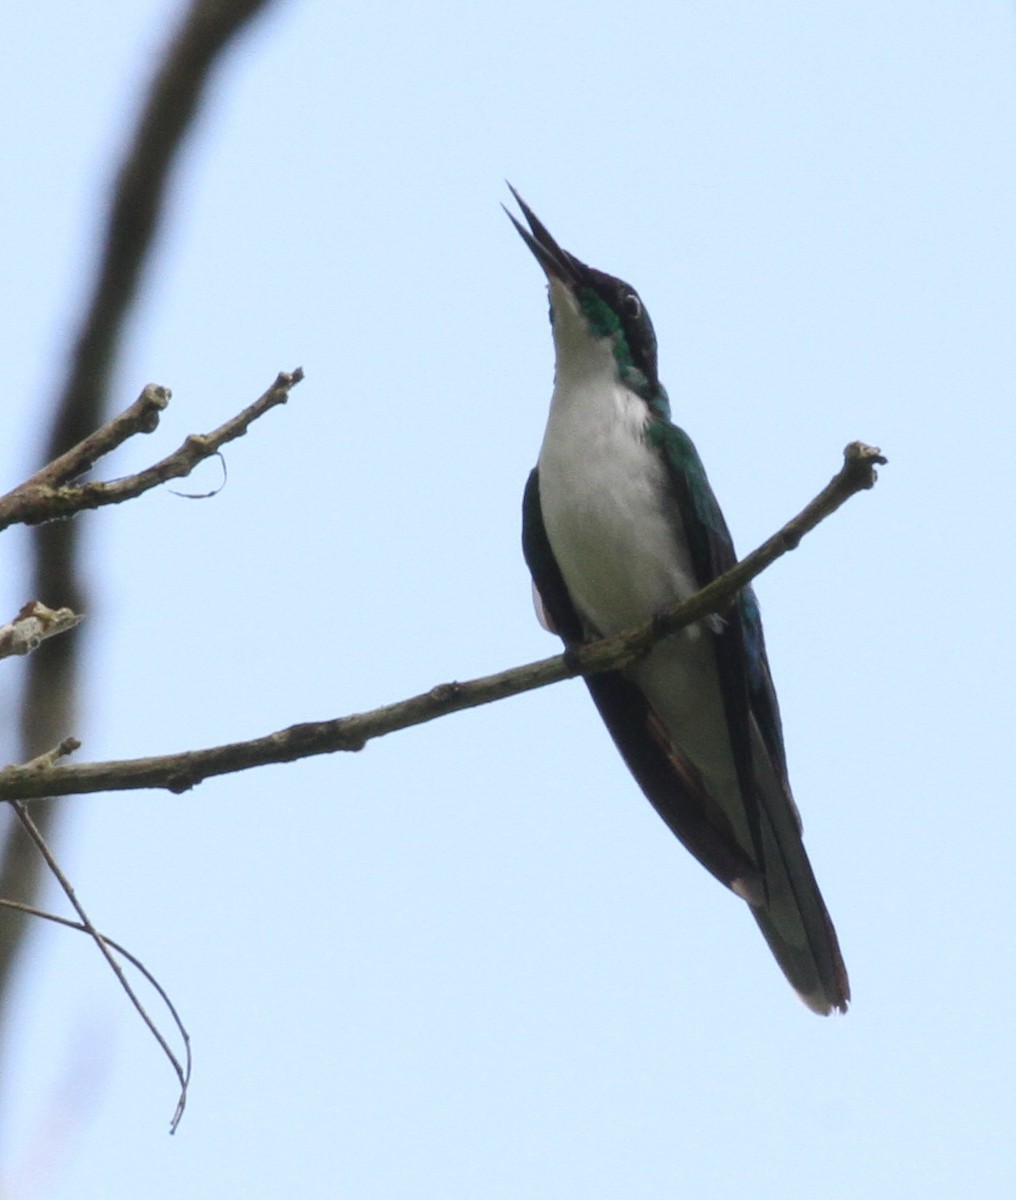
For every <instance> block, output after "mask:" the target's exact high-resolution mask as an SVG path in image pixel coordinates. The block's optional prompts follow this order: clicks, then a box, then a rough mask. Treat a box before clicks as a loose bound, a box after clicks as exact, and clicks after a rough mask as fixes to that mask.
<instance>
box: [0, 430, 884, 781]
mask: <svg viewBox="0 0 1016 1200" xmlns="http://www.w3.org/2000/svg"><path fill="white" fill-rule="evenodd" d="M843 459H844V461H843V466H842V468H841V469H840V471H839V472H838V474H836V475H835V476H834V477H833V478H832V480H831V481H830V482H829V483H828V484H827V485H826V487H825V488H823V489H822V491H821V492H820V493H819V494H818V495H817V496H816V497H815V499H814V500H812V501H811V503H810V504H808V505H807V506H806V507H805V508H804V509H803V510H802V511H801V512H800V513H799V514H798V515H797V516H796V517H794V519H793V520H792V521H789V522H788V523H787V524H786V525H784V526H783V528H782V529H781V530H780V531H779V532H778V533H776V534H774V535H773V536H772V537H771V538H769V539H768V541H766V542H764V543H763V544H762V545H761V546H759V548H758V549H757V550H755V551H753V552H752V553H751V554H749V555H748V556H747V558H744V559H742V560H741V561H740V562H739V563H737V564H736V565H735V566H733V567H732V568H731V569H730V570H729V571H727V572H725V573H724V574H723V575H721V576H719V578H717V579H714V580H713V582H712V583H710V584H709V585H708V586H706V587H704V588H703V589H702V590H701V591H700V592H697V593H696V594H695V595H694V596H692V597H691V598H690V599H688V600H686V601H685V602H684V603H683V604H679V605H677V606H676V607H675V608H673V609H671V610H670V611H669V612H667V613H663V614H661V615H659V616H657V617H655V618H654V619H653V620H652V621H649V622H647V623H646V624H644V625H639V626H636V627H635V628H633V629H629V630H624V631H622V632H621V633H618V634H615V635H614V636H612V637H609V638H604V639H603V640H602V641H599V642H594V643H592V644H590V645H586V646H577V647H573V648H572V649H570V650H568V651H567V652H566V653H565V654H561V655H557V656H555V657H553V658H545V659H542V660H540V661H539V662H534V663H529V664H527V665H526V666H522V667H514V668H512V669H510V670H507V671H501V672H499V673H498V674H496V675H488V676H485V677H484V678H481V679H473V680H471V681H469V682H467V683H444V684H439V685H438V686H437V687H434V688H431V690H430V691H429V692H424V693H423V694H421V695H418V696H412V697H410V698H409V699H408V700H400V701H397V702H396V703H394V704H386V705H384V706H383V707H381V708H376V709H374V710H372V711H371V712H365V713H356V714H354V715H352V716H348V717H339V718H337V719H335V720H331V721H313V722H307V723H306V724H302V725H293V726H290V728H288V729H282V730H279V731H278V732H276V733H271V734H268V735H267V736H265V737H260V738H255V739H253V740H251V741H247V742H234V743H232V744H231V745H226V746H215V747H212V748H211V749H207V750H192V751H187V752H184V753H182V754H166V755H160V756H157V757H153V758H139V759H129V760H126V761H120V762H100V763H85V764H83V765H81V766H77V767H75V766H57V765H54V764H55V761H56V759H55V758H54V759H53V760H52V761H46V760H43V761H41V762H35V763H27V764H25V765H23V766H11V767H5V768H4V769H3V770H0V799H13V798H15V797H16V798H18V799H24V800H27V799H30V798H34V797H38V796H48V795H56V794H60V795H66V794H69V793H72V792H104V791H126V790H130V789H133V788H166V789H167V790H169V791H171V792H183V791H186V790H187V789H189V788H191V787H193V786H194V785H195V784H196V783H200V782H201V781H202V780H203V779H207V778H209V777H210V776H213V775H224V774H229V773H231V772H234V771H244V770H249V769H250V768H251V767H261V766H266V765H267V764H269V763H283V762H292V761H293V760H295V759H298V758H307V757H310V756H311V755H316V754H331V753H333V752H334V751H337V750H361V749H362V748H363V747H364V746H365V745H366V744H367V742H368V741H370V740H371V739H373V738H378V737H383V736H384V735H385V734H388V733H394V732H396V731H397V730H400V729H408V728H410V727H411V726H413V725H422V724H424V723H425V722H427V721H433V720H435V719H436V718H438V717H443V716H447V715H448V714H449V713H453V712H460V711H461V710H463V709H467V708H476V707H478V706H479V705H482V704H490V703H492V702H494V701H496V700H503V699H506V698H507V697H508V696H517V695H520V694H521V693H523V692H527V691H532V690H533V689H534V688H540V687H546V686H547V685H548V684H551V683H558V682H560V681H561V680H563V679H571V678H573V677H574V676H576V675H592V674H596V673H597V672H600V671H613V670H617V669H619V668H621V667H624V666H627V665H629V664H630V663H632V662H634V661H635V660H636V659H638V658H641V657H642V656H643V655H645V654H647V653H648V652H649V650H650V649H651V648H652V646H653V645H654V644H655V643H656V642H658V641H659V640H660V639H661V638H663V637H666V636H667V635H668V634H671V633H675V632H676V631H677V630H679V629H683V628H684V627H685V626H687V625H691V624H692V623H693V622H695V621H700V620H702V619H703V617H706V616H708V615H709V614H710V613H723V612H724V611H725V610H726V608H727V607H728V606H729V605H730V604H731V603H732V602H733V600H734V598H735V596H736V595H737V593H738V592H739V591H740V590H741V589H742V588H743V587H744V586H745V585H746V584H748V583H749V582H750V581H751V580H752V579H754V578H755V576H756V575H758V574H759V573H760V572H762V571H764V570H765V569H766V567H768V566H770V565H771V564H772V563H774V562H775V561H776V559H778V558H780V557H781V556H782V555H784V554H786V553H787V551H788V550H793V549H794V548H795V547H796V546H797V545H798V543H799V542H800V541H801V538H802V537H804V536H805V534H807V533H809V532H810V531H811V530H812V529H814V528H815V527H816V526H817V525H818V524H819V523H820V522H821V521H823V520H824V519H825V518H826V517H828V516H830V515H831V514H832V513H833V512H835V511H836V509H838V508H839V507H840V506H841V505H842V504H843V503H845V502H846V501H847V500H848V499H849V498H850V497H851V496H853V495H855V494H856V493H857V492H860V491H864V490H866V489H867V488H870V487H872V486H873V485H874V483H875V479H876V477H877V476H876V472H875V466H876V464H879V463H884V462H885V461H886V460H885V459H884V458H883V457H882V455H881V453H880V452H879V451H878V450H877V449H876V448H874V447H872V446H865V445H863V444H862V443H860V442H853V443H851V445H849V446H847V448H846V450H845V451H844V455H843ZM59 749H60V748H58V752H57V754H56V757H63V754H62V753H59Z"/></svg>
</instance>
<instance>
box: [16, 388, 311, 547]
mask: <svg viewBox="0 0 1016 1200" xmlns="http://www.w3.org/2000/svg"><path fill="white" fill-rule="evenodd" d="M302 379H303V370H302V369H301V368H300V367H297V368H296V370H295V371H292V372H286V371H280V372H279V374H278V375H277V376H276V379H275V382H274V383H273V384H272V385H271V387H270V388H269V389H268V390H267V391H266V392H265V393H264V394H263V395H261V396H259V397H258V399H257V400H255V401H254V403H253V404H249V405H248V406H247V407H246V408H245V409H243V410H242V411H241V412H239V413H237V414H236V416H235V417H231V418H230V419H229V420H228V421H226V422H225V423H224V424H222V425H220V426H219V427H218V429H213V430H212V431H211V433H204V434H200V433H192V434H191V435H190V436H189V437H188V438H187V439H186V440H185V441H184V442H183V443H182V445H180V446H179V447H178V448H177V449H176V450H174V451H173V453H172V454H168V455H167V456H166V457H165V458H163V459H161V460H160V461H159V462H157V463H154V464H153V465H152V466H150V467H148V468H146V469H145V470H144V471H139V472H138V473H137V474H136V475H127V476H124V478H122V479H114V480H111V481H110V482H108V483H78V484H64V483H62V480H63V479H67V478H73V477H74V476H76V475H80V474H81V472H82V471H83V470H87V469H88V467H89V466H91V464H92V462H93V461H94V460H95V458H97V457H98V455H99V454H106V453H108V452H109V451H110V450H112V449H114V448H115V447H116V446H119V445H121V444H122V443H123V442H124V441H126V439H127V438H128V437H131V436H132V435H133V434H135V433H149V432H151V430H152V429H154V428H155V426H156V425H157V424H158V419H159V417H158V415H159V412H160V411H161V409H163V408H165V406H166V404H167V403H168V401H169V398H170V395H171V393H170V391H169V389H168V388H162V387H158V386H157V385H156V384H151V383H150V384H149V385H148V386H147V387H146V388H145V390H144V391H143V392H142V393H141V395H140V397H139V398H138V399H137V400H135V402H134V403H133V404H132V405H131V407H130V408H128V409H127V410H126V411H125V412H123V413H121V414H120V416H118V417H114V418H113V420H112V421H110V422H108V423H107V424H106V425H104V426H103V427H102V428H101V429H98V430H96V432H95V433H94V434H92V435H91V436H90V437H88V438H85V440H84V441H83V442H79V443H78V445H77V446H75V447H73V449H71V450H69V451H68V452H67V453H66V454H64V455H61V457H60V458H58V459H55V460H54V461H53V462H52V463H50V464H49V465H48V466H46V467H43V468H42V470H41V471H38V472H36V474H35V475H33V476H32V478H31V479H28V480H26V481H25V482H24V483H23V484H21V485H20V487H17V488H15V489H14V490H13V491H12V492H8V494H7V495H6V496H3V497H0V531H2V530H4V529H6V528H7V527H8V526H9V525H14V524H23V525H36V524H39V523H41V522H43V521H52V520H55V519H57V518H60V517H69V516H73V515H74V513H78V512H82V511H84V510H85V509H89V508H101V507H102V506H103V505H106V504H120V503H122V502H123V501H124V500H133V499H134V498H135V497H136V496H140V495H141V494H142V493H144V492H147V491H150V490H151V489H152V488H154V487H158V486H159V484H161V483H166V482H167V480H170V479H182V478H183V477H184V476H185V475H189V474H190V473H191V471H193V470H194V468H195V467H196V466H197V465H198V463H200V462H203V461H204V460H205V459H206V458H212V457H213V456H214V455H216V454H218V453H219V451H220V450H221V448H222V447H223V446H224V445H225V444H226V443H227V442H231V441H233V440H234V438H238V437H242V436H243V434H245V433H246V432H247V430H248V428H249V427H250V425H251V423H252V422H254V421H256V420H257V419H258V417H261V416H264V414H265V413H266V412H268V410H269V409H271V408H275V406H276V405H279V404H285V403H286V401H287V400H288V399H289V393H290V391H291V390H292V389H293V388H294V387H296V385H297V384H298V383H299V382H300V381H301V380H302Z"/></svg>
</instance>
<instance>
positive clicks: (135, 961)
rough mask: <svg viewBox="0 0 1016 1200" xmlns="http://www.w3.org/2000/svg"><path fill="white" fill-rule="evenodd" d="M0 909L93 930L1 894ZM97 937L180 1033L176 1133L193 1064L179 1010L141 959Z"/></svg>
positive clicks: (173, 1123) (173, 1127)
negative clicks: (145, 986)
mask: <svg viewBox="0 0 1016 1200" xmlns="http://www.w3.org/2000/svg"><path fill="white" fill-rule="evenodd" d="M0 908H10V909H13V910H14V911H15V912H19V913H22V914H24V915H25V916H28V917H41V918H42V920H44V921H52V922H53V923H54V924H56V925H64V926H66V928H67V929H76V930H78V931H79V932H80V933H87V934H88V935H89V936H92V934H93V932H94V931H93V930H92V929H91V928H90V927H89V926H88V925H85V924H83V923H82V922H81V921H72V920H71V918H70V917H61V916H59V915H58V914H57V913H51V912H46V911H45V910H44V909H41V908H34V907H33V906H32V905H31V904H22V903H21V901H20V900H7V899H5V898H4V897H3V896H0ZM99 936H100V937H101V938H102V940H103V941H104V942H105V943H106V945H107V946H108V947H109V948H110V950H115V951H116V953H117V954H119V955H120V956H121V957H123V958H125V959H127V961H128V962H129V963H130V964H131V966H132V967H134V968H135V970H137V971H139V972H140V973H141V975H143V976H144V978H145V979H147V980H148V983H149V984H150V985H151V987H152V989H153V990H154V991H155V992H156V993H157V994H158V996H159V999H160V1000H161V1001H162V1003H163V1004H165V1006H166V1008H167V1009H168V1011H169V1015H170V1016H171V1017H172V1018H173V1024H174V1025H175V1026H176V1028H177V1032H178V1033H179V1034H180V1039H181V1041H182V1042H183V1046H184V1066H183V1078H184V1085H183V1089H182V1090H181V1093H180V1099H179V1101H178V1102H177V1106H176V1111H175V1112H174V1114H173V1120H172V1121H171V1122H170V1129H169V1131H170V1133H175V1132H176V1127H177V1125H178V1124H179V1123H180V1118H181V1117H182V1116H183V1110H184V1108H185V1106H186V1095H187V1084H188V1083H189V1082H190V1076H191V1065H192V1063H191V1044H190V1034H189V1033H188V1032H187V1028H186V1026H185V1025H184V1023H183V1020H182V1018H181V1017H180V1014H179V1012H177V1008H176V1005H175V1004H174V1003H173V1001H172V1000H171V999H170V998H169V994H168V992H167V991H166V989H165V988H164V987H163V986H162V984H161V983H159V981H158V979H156V978H155V976H154V975H153V974H152V972H151V971H149V969H148V968H147V967H146V966H145V964H144V963H143V962H142V961H141V959H140V958H138V957H137V955H134V954H131V952H130V951H129V950H128V949H127V947H126V946H122V945H121V944H120V943H119V942H117V941H114V940H113V938H111V937H110V936H109V935H108V934H105V933H103V934H100V935H99ZM174 1066H178V1064H175V1063H174ZM178 1076H179V1070H178Z"/></svg>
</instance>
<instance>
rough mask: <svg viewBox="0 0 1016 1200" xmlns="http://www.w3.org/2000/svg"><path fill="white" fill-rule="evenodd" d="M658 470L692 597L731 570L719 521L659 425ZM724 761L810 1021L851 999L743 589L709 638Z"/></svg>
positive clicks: (776, 935) (781, 949)
mask: <svg viewBox="0 0 1016 1200" xmlns="http://www.w3.org/2000/svg"><path fill="white" fill-rule="evenodd" d="M648 437H649V440H650V442H651V443H652V444H655V445H656V446H658V448H659V450H660V453H661V455H662V458H663V461H664V463H665V465H666V468H667V474H668V477H669V480H670V485H671V490H672V494H673V497H674V499H675V501H676V505H677V509H678V511H679V512H680V514H681V519H682V521H683V524H684V535H685V538H686V541H687V545H688V548H689V551H690V554H691V559H692V565H693V568H694V571H695V574H696V577H697V581H698V584H699V586H700V587H704V586H705V585H706V584H707V583H709V582H710V581H711V580H713V579H715V578H716V577H717V576H718V575H721V574H722V573H723V572H724V571H726V570H728V569H729V568H730V567H732V566H733V565H734V563H735V562H736V561H737V556H736V554H735V552H734V546H733V541H732V540H731V537H730V532H729V530H728V529H727V524H726V522H725V520H724V519H723V514H722V513H721V511H720V507H719V505H718V504H717V502H716V498H715V496H714V495H713V491H712V488H711V487H710V485H709V481H708V479H707V478H706V474H705V469H704V468H703V466H702V463H701V460H700V459H699V457H698V453H697V451H696V450H695V447H694V445H693V444H692V442H691V439H690V438H689V437H688V436H687V434H685V433H684V431H683V430H682V429H680V428H678V427H677V426H676V425H674V424H672V423H671V422H670V421H669V420H667V419H665V418H663V417H660V418H659V419H657V420H656V421H654V422H653V423H652V424H651V425H650V427H649V432H648ZM711 637H712V641H713V647H714V651H715V655H716V668H717V673H718V677H719V681H720V689H721V693H722V695H723V705H724V711H725V715H726V718H727V729H728V734H729V738H730V746H731V752H732V755H733V759H734V764H735V767H736V771H737V778H738V783H739V786H740V790H741V797H742V802H743V804H744V808H745V812H746V814H747V818H748V827H749V829H750V831H751V837H752V846H753V854H752V858H753V860H754V863H755V864H756V865H757V868H758V870H759V873H760V875H761V877H762V879H763V883H764V897H765V898H764V901H763V903H761V904H756V903H752V905H751V907H752V912H753V914H754V916H755V919H756V920H757V921H758V923H759V925H760V927H761V928H762V932H763V934H764V936H765V938H766V940H767V941H768V943H769V945H770V948H771V949H772V951H773V953H774V955H775V956H776V959H777V961H778V962H779V963H780V965H781V967H782V968H783V970H784V973H785V974H786V975H787V977H788V979H789V980H790V982H791V983H792V984H793V985H794V987H795V988H796V989H797V991H798V992H799V993H800V994H801V995H802V997H804V998H805V1000H806V1002H807V1003H808V1004H809V1005H810V1006H811V1007H813V1008H815V1009H816V1010H817V1011H820V1012H828V1011H829V1010H830V1009H831V1008H839V1009H841V1010H845V1009H846V1007H847V1002H848V1000H849V998H850V988H849V984H848V982H847V972H846V967H845V965H844V963H843V959H842V956H841V954H840V950H839V945H838V942H837V938H836V932H835V930H834V928H833V924H832V921H831V919H830V917H829V913H828V911H827V909H826V906H825V902H824V901H823V899H822V895H821V893H820V891H819V888H818V883H817V881H816V879H815V875H814V872H813V871H812V868H811V864H810V862H809V860H808V856H807V853H806V852H805V849H804V843H803V842H802V840H801V823H800V818H799V816H798V812H797V806H796V805H795V803H794V799H793V796H792V794H791V791H790V783H789V780H788V776H787V764H786V753H785V750H784V747H783V733H782V726H781V722H780V712H779V705H778V703H777V700H776V692H775V689H774V688H773V683H772V676H771V674H770V670H769V661H768V658H767V655H766V649H765V640H764V638H763V634H762V622H761V617H760V614H759V609H758V602H757V600H756V598H755V594H754V592H753V590H752V589H751V588H750V587H746V588H745V589H744V590H743V591H742V592H741V594H740V595H739V597H738V599H737V602H736V603H735V604H734V605H733V606H732V607H731V608H730V609H729V610H728V612H727V613H726V614H724V619H723V624H722V626H721V627H720V628H718V629H717V630H716V631H714V632H713V633H712V634H711Z"/></svg>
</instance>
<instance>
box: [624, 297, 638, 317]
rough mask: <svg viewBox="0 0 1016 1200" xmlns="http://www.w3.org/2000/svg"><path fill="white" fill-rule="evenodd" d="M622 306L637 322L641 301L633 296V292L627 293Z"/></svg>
mask: <svg viewBox="0 0 1016 1200" xmlns="http://www.w3.org/2000/svg"><path fill="white" fill-rule="evenodd" d="M624 306H625V308H626V309H627V310H628V312H629V313H630V314H631V315H632V316H633V317H634V318H635V319H636V320H638V318H639V317H641V316H642V301H641V300H640V299H639V298H638V296H636V295H635V293H634V292H629V293H628V295H627V296H625V298H624Z"/></svg>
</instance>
